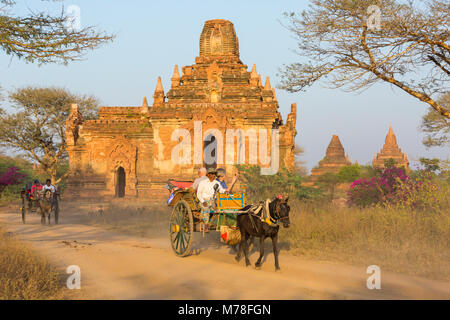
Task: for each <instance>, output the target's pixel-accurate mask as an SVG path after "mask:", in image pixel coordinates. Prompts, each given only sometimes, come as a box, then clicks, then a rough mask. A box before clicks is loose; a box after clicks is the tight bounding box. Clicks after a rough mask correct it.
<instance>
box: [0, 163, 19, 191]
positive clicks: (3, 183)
mask: <svg viewBox="0 0 450 320" xmlns="http://www.w3.org/2000/svg"><path fill="white" fill-rule="evenodd" d="M24 180H25V175H24V174H23V173H21V172H20V170H19V169H18V168H16V167H10V168H9V169H7V170H6V171H5V172H4V173H0V194H1V193H2V191H3V190H4V189H5V187H7V186H10V185H16V184H19V183H22V182H23V181H24Z"/></svg>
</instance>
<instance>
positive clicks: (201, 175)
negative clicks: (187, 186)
mask: <svg viewBox="0 0 450 320" xmlns="http://www.w3.org/2000/svg"><path fill="white" fill-rule="evenodd" d="M206 179H208V178H207V177H206V168H205V167H202V168H200V169H198V178H196V179H195V180H194V184H193V185H192V189H194V191H195V192H197V189H198V185H199V184H200V182H202V181H203V180H206Z"/></svg>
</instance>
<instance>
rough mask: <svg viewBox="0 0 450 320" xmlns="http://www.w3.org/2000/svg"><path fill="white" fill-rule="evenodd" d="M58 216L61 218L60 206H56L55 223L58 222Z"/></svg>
mask: <svg viewBox="0 0 450 320" xmlns="http://www.w3.org/2000/svg"><path fill="white" fill-rule="evenodd" d="M58 218H59V206H56V208H55V224H58Z"/></svg>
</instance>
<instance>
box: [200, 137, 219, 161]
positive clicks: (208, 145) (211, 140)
mask: <svg viewBox="0 0 450 320" xmlns="http://www.w3.org/2000/svg"><path fill="white" fill-rule="evenodd" d="M203 166H204V167H205V168H206V169H209V168H214V169H216V168H217V139H216V137H215V136H214V135H213V134H210V135H208V136H207V137H206V138H205V140H204V141H203Z"/></svg>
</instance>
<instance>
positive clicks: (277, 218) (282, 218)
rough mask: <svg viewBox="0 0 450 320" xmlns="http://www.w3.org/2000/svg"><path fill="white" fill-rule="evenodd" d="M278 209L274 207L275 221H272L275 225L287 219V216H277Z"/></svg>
mask: <svg viewBox="0 0 450 320" xmlns="http://www.w3.org/2000/svg"><path fill="white" fill-rule="evenodd" d="M278 207H279V206H276V207H275V210H274V215H275V217H274V218H275V219H274V220H275V221H274V222H275V223H278V221H282V220H285V219H289V216H285V217H280V215H279V214H278V210H277V209H278Z"/></svg>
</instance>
